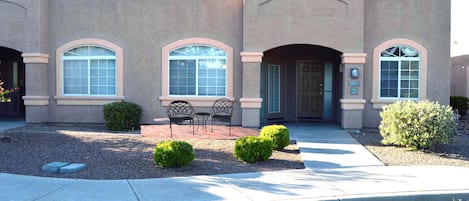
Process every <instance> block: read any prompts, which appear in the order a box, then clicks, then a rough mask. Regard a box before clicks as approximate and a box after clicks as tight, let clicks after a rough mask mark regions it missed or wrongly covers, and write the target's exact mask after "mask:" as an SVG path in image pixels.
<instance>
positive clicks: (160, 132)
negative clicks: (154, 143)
mask: <svg viewBox="0 0 469 201" xmlns="http://www.w3.org/2000/svg"><path fill="white" fill-rule="evenodd" d="M194 126H195V127H194V134H192V126H191V125H189V124H184V125H177V124H173V125H172V127H173V136H172V137H173V138H204V139H237V138H240V137H244V136H256V135H259V129H253V128H243V127H240V126H231V135H229V132H228V131H229V126H227V125H215V126H213V132H212V131H211V129H212V125H207V127H206V130H205V129H204V128H203V127H202V126H201V125H194ZM140 129H141V131H140V133H141V135H142V136H143V137H159V138H170V129H169V124H163V125H141V126H140Z"/></svg>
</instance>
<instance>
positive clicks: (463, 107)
mask: <svg viewBox="0 0 469 201" xmlns="http://www.w3.org/2000/svg"><path fill="white" fill-rule="evenodd" d="M467 102H469V98H467V97H464V96H451V97H450V99H449V105H451V107H453V109H457V110H458V113H459V114H460V115H466V111H467V109H468V107H467Z"/></svg>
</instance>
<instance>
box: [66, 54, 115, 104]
mask: <svg viewBox="0 0 469 201" xmlns="http://www.w3.org/2000/svg"><path fill="white" fill-rule="evenodd" d="M62 61H63V64H62V65H63V66H62V71H63V72H62V75H63V94H64V95H65V96H68V95H72V96H73V95H85V96H87V95H89V96H115V95H116V94H117V90H116V83H117V82H116V53H115V52H114V51H112V50H109V49H106V48H102V47H97V46H88V45H87V46H80V47H76V48H73V49H71V50H68V51H66V52H64V53H63V56H62Z"/></svg>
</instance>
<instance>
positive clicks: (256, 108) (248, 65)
mask: <svg viewBox="0 0 469 201" xmlns="http://www.w3.org/2000/svg"><path fill="white" fill-rule="evenodd" d="M263 55H264V54H263V53H262V52H241V61H242V62H243V94H242V98H240V99H239V101H240V102H241V113H242V121H241V125H242V126H243V127H259V125H260V110H261V106H262V99H261V98H260V86H261V85H260V84H261V82H260V77H261V62H262V56H263Z"/></svg>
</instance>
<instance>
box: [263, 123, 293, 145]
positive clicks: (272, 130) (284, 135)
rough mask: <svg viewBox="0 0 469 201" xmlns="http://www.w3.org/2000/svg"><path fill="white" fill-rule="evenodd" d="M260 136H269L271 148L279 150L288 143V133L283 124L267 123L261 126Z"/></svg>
mask: <svg viewBox="0 0 469 201" xmlns="http://www.w3.org/2000/svg"><path fill="white" fill-rule="evenodd" d="M259 136H260V137H265V138H269V139H271V140H272V142H273V147H272V148H273V149H274V150H277V151H280V150H283V148H285V147H286V146H288V145H289V144H290V134H289V132H288V128H287V127H285V126H284V125H269V126H264V127H262V129H261V131H260V134H259Z"/></svg>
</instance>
